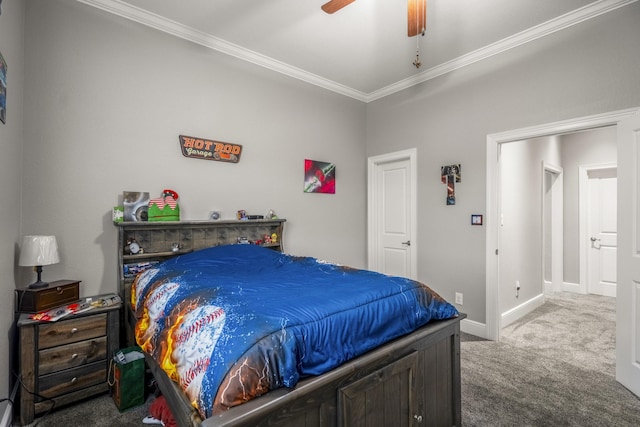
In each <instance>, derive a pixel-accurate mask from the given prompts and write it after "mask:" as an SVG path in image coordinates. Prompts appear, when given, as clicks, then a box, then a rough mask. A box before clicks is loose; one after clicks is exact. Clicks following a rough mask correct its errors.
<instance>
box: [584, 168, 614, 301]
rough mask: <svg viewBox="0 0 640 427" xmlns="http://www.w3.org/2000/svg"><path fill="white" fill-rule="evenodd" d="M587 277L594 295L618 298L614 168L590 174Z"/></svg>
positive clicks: (588, 285) (594, 170)
mask: <svg viewBox="0 0 640 427" xmlns="http://www.w3.org/2000/svg"><path fill="white" fill-rule="evenodd" d="M588 178H589V181H588V182H589V196H588V197H589V202H588V230H589V231H588V233H589V239H588V241H587V244H588V245H589V248H588V265H589V269H588V276H587V289H588V292H589V293H591V294H597V295H604V296H610V297H615V296H616V282H617V271H616V269H617V267H616V266H617V262H616V258H617V252H618V250H617V242H618V238H617V234H618V225H617V224H618V218H617V212H618V209H617V204H618V201H617V194H618V189H617V185H618V178H617V170H616V169H615V168H607V169H593V170H590V171H588Z"/></svg>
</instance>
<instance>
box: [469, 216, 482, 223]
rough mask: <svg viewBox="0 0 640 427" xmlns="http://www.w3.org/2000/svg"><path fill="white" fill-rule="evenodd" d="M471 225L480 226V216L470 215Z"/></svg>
mask: <svg viewBox="0 0 640 427" xmlns="http://www.w3.org/2000/svg"><path fill="white" fill-rule="evenodd" d="M471 225H482V215H477V214H472V215H471Z"/></svg>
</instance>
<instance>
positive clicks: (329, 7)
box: [321, 0, 356, 13]
mask: <svg viewBox="0 0 640 427" xmlns="http://www.w3.org/2000/svg"><path fill="white" fill-rule="evenodd" d="M354 1H356V0H331V1H329V2H327V3H325V4H323V5H322V6H321V8H322V10H324V11H325V12H327V13H334V12H337V11H339V10H340V9H342V8H343V7H345V6H347V5H349V4H351V3H353V2H354Z"/></svg>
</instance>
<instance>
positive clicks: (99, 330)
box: [38, 313, 107, 349]
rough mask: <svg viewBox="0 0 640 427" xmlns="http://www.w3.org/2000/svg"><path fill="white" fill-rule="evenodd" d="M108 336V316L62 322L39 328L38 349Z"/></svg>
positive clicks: (102, 315)
mask: <svg viewBox="0 0 640 427" xmlns="http://www.w3.org/2000/svg"><path fill="white" fill-rule="evenodd" d="M106 334H107V315H106V314H104V313H103V314H99V315H96V316H88V317H83V318H79V319H70V320H61V321H58V322H54V323H48V324H46V325H42V326H40V327H39V328H38V348H40V349H45V348H50V347H55V346H59V345H64V344H69V343H72V342H78V341H83V340H87V339H90V338H96V337H101V336H103V335H106Z"/></svg>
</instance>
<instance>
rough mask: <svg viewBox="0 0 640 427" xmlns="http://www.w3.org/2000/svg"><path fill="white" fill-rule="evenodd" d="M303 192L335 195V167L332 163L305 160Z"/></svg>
mask: <svg viewBox="0 0 640 427" xmlns="http://www.w3.org/2000/svg"><path fill="white" fill-rule="evenodd" d="M304 192H305V193H328V194H335V192H336V166H335V165H334V164H333V163H327V162H319V161H317V160H309V159H305V161H304Z"/></svg>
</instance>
